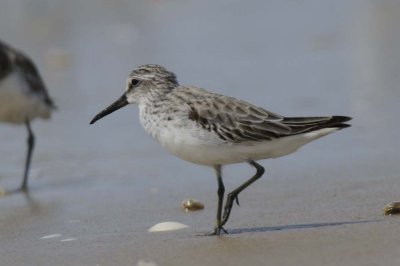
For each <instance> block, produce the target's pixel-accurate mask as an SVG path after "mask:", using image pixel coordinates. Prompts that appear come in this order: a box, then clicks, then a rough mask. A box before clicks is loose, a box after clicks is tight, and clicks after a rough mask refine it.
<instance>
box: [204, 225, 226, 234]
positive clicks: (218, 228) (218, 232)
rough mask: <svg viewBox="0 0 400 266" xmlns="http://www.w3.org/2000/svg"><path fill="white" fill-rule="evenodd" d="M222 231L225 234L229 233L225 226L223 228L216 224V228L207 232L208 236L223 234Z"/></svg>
mask: <svg viewBox="0 0 400 266" xmlns="http://www.w3.org/2000/svg"><path fill="white" fill-rule="evenodd" d="M221 231H222V232H223V233H225V234H229V233H228V231H226V230H225V228H223V227H222V226H216V227H215V228H214V230H212V231H211V232H209V233H207V234H206V236H219V235H220V234H221Z"/></svg>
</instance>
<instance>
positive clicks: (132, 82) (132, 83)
mask: <svg viewBox="0 0 400 266" xmlns="http://www.w3.org/2000/svg"><path fill="white" fill-rule="evenodd" d="M138 84H139V80H138V79H132V80H131V86H136V85H138Z"/></svg>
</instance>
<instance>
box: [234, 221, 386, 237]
mask: <svg viewBox="0 0 400 266" xmlns="http://www.w3.org/2000/svg"><path fill="white" fill-rule="evenodd" d="M382 221H384V220H364V221H344V222H330V223H310V224H291V225H281V226H267V227H253V228H237V229H230V230H229V231H228V232H229V234H242V233H254V232H272V231H281V230H282V231H286V230H296V229H313V228H320V227H333V226H340V225H352V224H366V223H374V222H382Z"/></svg>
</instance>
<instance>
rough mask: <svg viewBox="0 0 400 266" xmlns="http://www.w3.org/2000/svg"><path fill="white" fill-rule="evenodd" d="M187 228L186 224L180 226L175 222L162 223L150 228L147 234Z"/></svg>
mask: <svg viewBox="0 0 400 266" xmlns="http://www.w3.org/2000/svg"><path fill="white" fill-rule="evenodd" d="M188 227H189V226H188V225H186V224H181V223H177V222H163V223H158V224H156V225H154V226H152V227H151V228H150V229H149V230H148V231H149V232H163V231H172V230H179V229H183V228H188Z"/></svg>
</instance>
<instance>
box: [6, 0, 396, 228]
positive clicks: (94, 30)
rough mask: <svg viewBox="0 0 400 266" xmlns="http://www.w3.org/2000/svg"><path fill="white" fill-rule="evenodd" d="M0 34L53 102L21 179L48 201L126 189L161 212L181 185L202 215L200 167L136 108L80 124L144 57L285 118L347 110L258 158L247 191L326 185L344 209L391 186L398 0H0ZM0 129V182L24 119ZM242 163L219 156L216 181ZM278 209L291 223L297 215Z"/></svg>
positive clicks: (37, 127)
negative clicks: (160, 138) (282, 152)
mask: <svg viewBox="0 0 400 266" xmlns="http://www.w3.org/2000/svg"><path fill="white" fill-rule="evenodd" d="M0 38H1V39H2V40H3V41H5V42H7V43H9V44H10V45H12V46H14V47H16V48H18V49H21V50H22V51H24V52H25V53H27V54H28V55H30V57H31V58H32V59H33V60H34V62H35V63H36V65H37V67H38V68H39V70H40V72H41V74H42V76H43V79H44V80H45V83H46V85H47V87H48V90H49V93H50V95H51V96H52V97H53V98H54V101H55V103H56V105H57V106H58V107H59V110H58V111H57V112H55V113H54V115H53V117H52V119H51V121H41V120H37V121H35V122H34V123H33V128H34V131H35V133H36V136H37V146H36V150H35V154H34V156H33V163H32V171H31V182H30V184H31V188H32V191H37V192H38V194H40V193H43V194H44V195H45V194H46V193H50V194H47V195H48V196H49V197H50V198H51V201H52V202H54V201H57V197H58V196H59V195H60V194H62V193H63V192H64V193H65V192H67V194H68V193H70V195H74V198H75V199H76V201H75V202H74V203H77V204H78V205H79V204H83V206H86V205H85V204H89V203H84V202H85V201H86V200H89V201H90V199H89V198H90V197H88V196H85V195H90V193H92V192H95V193H100V194H98V195H100V196H99V197H100V198H101V199H103V200H104V202H109V201H110V199H109V197H111V198H112V199H114V200H116V201H117V202H119V203H121V204H122V203H123V202H126V200H128V201H129V200H132V199H134V200H135V202H141V203H140V204H142V205H143V209H146V210H150V212H151V211H154V212H158V213H161V214H160V215H161V216H162V217H165V218H167V217H169V216H168V215H169V214H168V212H167V211H165V213H164V212H163V211H162V210H161V209H162V208H160V207H163V206H164V207H165V206H169V208H171V206H172V205H173V204H175V203H177V204H179V202H180V200H181V199H183V198H185V197H188V196H189V197H192V196H194V197H196V198H199V199H200V200H203V201H205V203H206V206H210V208H209V209H207V211H208V210H209V213H207V221H210V222H211V221H212V217H214V211H215V209H214V208H215V199H214V198H212V196H211V198H210V199H208V197H205V196H204V194H202V193H207V194H209V195H214V194H215V192H216V181H215V177H214V173H213V172H212V171H211V170H210V169H207V168H205V167H201V166H196V165H191V164H189V163H186V162H183V161H180V160H179V159H176V158H174V157H173V156H171V155H169V154H167V152H165V151H164V150H162V148H161V147H160V146H159V145H158V144H157V143H156V142H155V141H154V140H153V139H151V137H149V136H148V135H147V134H146V133H145V132H144V130H143V129H142V128H141V126H140V123H139V120H138V110H137V108H136V107H134V106H128V107H126V108H124V109H122V110H120V111H119V112H116V113H113V114H112V115H110V116H107V117H106V118H104V119H102V120H101V121H99V122H98V123H96V124H95V125H91V126H89V121H90V120H91V119H92V117H93V116H94V115H95V114H96V113H97V112H99V111H100V110H102V109H103V108H104V107H106V106H107V105H108V104H110V103H112V102H113V101H114V100H116V99H117V98H118V97H119V96H120V95H121V94H122V93H123V91H124V86H125V79H126V77H127V75H128V74H129V73H130V71H131V70H132V69H134V68H136V67H137V66H139V65H141V64H147V63H155V64H161V65H163V66H165V67H167V68H168V69H170V70H171V71H173V72H175V73H176V74H177V77H178V81H179V82H180V83H181V84H188V85H196V86H198V87H203V88H206V89H209V90H212V91H215V92H218V93H222V94H228V95H231V96H234V97H237V98H241V99H244V100H247V101H249V102H252V103H254V104H256V105H258V106H261V107H264V108H265V109H267V110H271V111H274V112H277V113H280V114H282V115H285V116H312V115H317V116H319V115H331V114H335V115H347V116H352V117H353V118H354V119H353V121H352V122H351V123H352V125H353V127H351V128H349V129H346V130H343V131H340V132H338V133H335V134H332V135H330V136H328V137H326V138H323V139H321V140H318V141H316V142H314V143H312V144H310V145H308V146H306V147H304V148H302V149H301V150H300V152H298V153H296V154H293V155H290V156H287V157H284V158H280V159H278V160H271V161H265V162H263V165H264V166H266V169H267V175H266V177H265V178H264V179H263V180H260V185H259V186H258V187H257V188H254V190H253V191H254V192H255V194H257V193H258V195H260V194H268V198H269V199H270V200H271V201H270V202H269V203H268V204H277V205H279V202H280V201H281V200H283V199H284V197H286V199H287V200H288V204H290V203H294V202H298V201H299V200H300V201H302V200H303V203H304V202H305V203H311V202H313V200H315V198H313V197H312V196H310V194H312V193H308V192H311V191H310V190H313V193H314V191H316V190H317V191H319V193H321V194H318V192H315V193H317V194H314V195H320V196H321V197H322V196H323V195H327V194H329V193H331V194H329V195H335V196H336V195H338V196H340V197H337V198H336V202H335V204H336V206H341V208H340V209H341V210H343V208H344V209H346V208H348V209H346V211H349V212H350V211H351V210H352V209H353V208H359V207H361V206H362V202H360V204H358V205H356V206H355V205H351V204H348V203H349V202H351V201H352V200H357V199H360V198H361V199H365V198H366V197H367V196H368V195H369V194H370V193H371V190H367V189H366V188H368V189H372V190H373V191H375V193H377V194H378V195H385V194H390V193H396V191H397V192H398V189H399V181H398V179H399V178H398V177H399V170H400V167H399V166H398V164H399V162H400V154H399V149H400V145H399V143H400V142H399V135H398V132H399V130H400V127H399V123H398V120H399V119H398V114H399V112H400V104H399V101H400V89H399V83H400V53H399V47H400V2H399V1H396V0H379V1H378V0H376V1H374V0H351V1H349V0H336V1H317V0H296V1H294V0H283V1H282V0H280V1H278V0H276V1H247V2H245V1H238V0H230V1H211V0H203V1H189V0H170V1H167V0H165V1H164V0H141V1H130V0H101V1H99V0H86V1H78V0H73V1H54V0H34V1H33V0H2V1H1V3H0ZM0 138H1V142H0V152H1V160H0V182H1V186H3V187H7V188H12V187H17V186H18V185H19V184H20V178H21V177H22V170H23V163H24V159H25V148H26V132H25V129H24V128H23V127H17V126H11V125H7V124H2V125H0ZM249 171H252V170H250V168H249V167H248V166H247V165H233V166H229V167H226V171H225V180H226V183H227V184H228V187H229V188H233V187H235V186H236V185H238V184H239V183H241V182H242V181H243V180H244V179H245V178H247V177H248V176H249ZM310 187H312V189H310ZM336 188H337V189H336ZM339 188H340V189H339ZM364 189H365V190H364ZM39 191H40V193H39ZM283 192H284V193H283ZM51 193H54V194H51ZM57 193H58V194H57ZM87 193H89V194H87ZM119 193H120V194H119ZM124 193H125V194H124ZM279 193H281V194H279ZM282 193H283V194H282ZM346 193H349V194H346ZM56 195H58V196H56ZM245 195H246V194H245ZM245 195H244V197H246V196H245ZM154 196H157V197H158V198H157V197H154ZM309 196H310V198H308V199H307V197H309ZM290 197H292V198H290ZM316 197H317V196H316ZM160 198H161V199H162V200H160ZM105 199H107V200H105ZM143 199H145V200H146V202H143V201H142V200H143ZM170 199H171V201H168V200H170ZM172 199H173V201H172ZM274 200H275V201H274ZM291 200H292V201H291ZM387 201H390V199H385V198H382V201H381V202H378V203H376V204H377V206H380V205H382V204H383V203H386V202H387ZM171 202H173V203H171ZM15 204H17V203H15ZM140 204H139V205H140ZM147 204H148V205H147ZM268 204H267V205H268ZM345 206H346V207H345ZM86 207H87V206H86ZM131 207H132V206H130V205H126V209H124V211H126V212H129V211H130V209H129V208H131ZM266 207H267V206H266ZM88 208H89V209H90V211H93V208H94V209H96V207H94V206H91V205H90V207H88ZM98 208H101V206H99V207H98ZM280 208H281V210H282V209H283V210H284V209H285V207H284V206H282V205H280ZM288 208H289V205H288ZM266 209H268V208H266ZM242 210H243V212H246V211H245V208H242ZM269 210H270V211H272V209H269ZM64 211H65V210H64ZM75 211H76V210H75ZM90 211H89V212H90ZM110 211H111V212H113V211H114V210H110ZM142 211H143V210H142ZM248 211H251V208H249V209H248ZM308 211H310V210H308ZM315 211H317V210H315ZM77 212H79V211H77ZM234 212H235V211H234ZM267 212H268V211H267ZM55 213H57V212H55ZM61 213H63V212H61V211H60V212H59V214H61ZM71 213H74V211H71ZM71 213H69V214H71ZM120 213H121V212H120V210H116V211H115V213H114V214H115V215H118V214H120ZM63 215H64V214H63ZM321 215H322V219H323V217H324V216H323V214H321ZM327 215H328V214H327ZM95 216H96V215H95V214H93V217H95ZM132 216H133V214H132ZM145 217H146V216H142V219H145ZM326 217H327V218H326V219H327V220H329V218H328V216H326ZM64 218H65V217H64ZM292 218H293V219H295V220H294V221H297V220H296V219H298V222H304V221H306V220H307V215H305V216H301V215H300V216H296V217H292ZM182 219H183V220H184V219H185V218H182ZM190 219H192V218H190ZM270 221H271V223H273V220H270ZM233 223H234V222H233ZM148 224H149V223H146V225H143V227H145V226H147V225H148ZM208 225H211V223H209V224H207V223H206V224H202V226H204V228H208V227H207V226H208ZM110 230H111V229H110Z"/></svg>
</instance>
